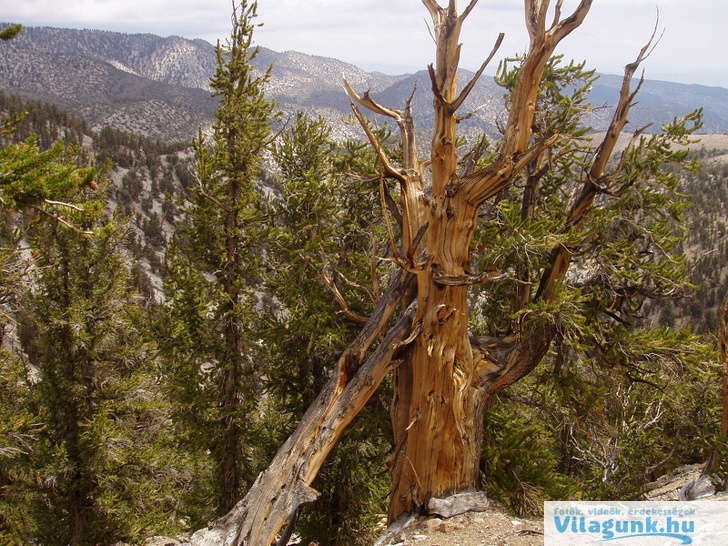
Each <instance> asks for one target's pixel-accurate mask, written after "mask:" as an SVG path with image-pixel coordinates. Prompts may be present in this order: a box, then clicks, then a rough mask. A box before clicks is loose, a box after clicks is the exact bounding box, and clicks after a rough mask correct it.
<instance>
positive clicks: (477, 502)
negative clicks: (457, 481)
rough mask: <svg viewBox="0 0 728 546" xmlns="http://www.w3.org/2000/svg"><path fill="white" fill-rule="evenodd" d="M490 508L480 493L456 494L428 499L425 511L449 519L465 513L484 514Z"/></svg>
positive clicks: (485, 497)
mask: <svg viewBox="0 0 728 546" xmlns="http://www.w3.org/2000/svg"><path fill="white" fill-rule="evenodd" d="M489 506H490V501H488V497H487V496H486V495H485V493H483V492H482V491H471V492H467V493H458V494H457V495H452V496H450V497H446V498H444V499H436V498H432V499H430V502H429V503H427V510H428V511H429V512H430V514H437V515H438V516H442V517H445V518H451V517H453V516H457V515H458V514H464V513H465V512H484V511H486V510H487V509H488V507H489Z"/></svg>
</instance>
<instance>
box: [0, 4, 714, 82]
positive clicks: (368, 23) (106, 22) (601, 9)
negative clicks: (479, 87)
mask: <svg viewBox="0 0 728 546" xmlns="http://www.w3.org/2000/svg"><path fill="white" fill-rule="evenodd" d="M440 3H441V4H444V3H446V0H440ZM467 3H468V0H460V1H459V3H458V5H459V7H460V9H461V10H462V9H464V7H465V6H466V5H467ZM552 3H555V0H553V2H552ZM576 5H578V0H564V7H563V8H562V13H570V12H571V11H573V9H574V7H575V6H576ZM658 8H659V14H660V21H659V28H660V30H661V31H662V30H664V35H663V37H662V40H661V42H660V44H659V45H658V47H657V49H656V50H655V51H654V53H653V54H652V56H651V57H650V58H649V59H648V60H647V61H646V62H645V64H644V65H643V66H644V67H645V69H646V77H647V78H649V79H658V80H667V81H675V82H681V83H697V84H701V85H709V86H720V87H726V88H728V55H726V50H727V49H728V47H726V46H728V43H727V42H728V2H726V1H725V0H594V3H593V5H592V8H591V10H590V13H589V15H588V16H587V19H586V21H585V22H584V24H583V25H582V26H581V27H579V28H578V29H577V30H575V31H574V32H573V33H572V34H571V35H570V36H568V37H567V38H566V39H565V40H564V41H563V42H562V43H561V45H560V46H559V49H558V50H557V53H563V54H564V55H565V56H566V57H567V58H573V59H576V60H578V61H581V60H587V64H588V66H589V67H593V68H596V69H597V70H598V71H600V72H603V73H608V74H621V73H622V71H623V69H624V65H625V64H626V63H628V62H630V61H632V60H633V59H634V58H635V56H636V54H637V52H638V51H639V49H640V48H641V46H642V45H643V44H644V43H645V42H646V41H647V39H648V38H649V36H650V34H651V33H652V29H653V27H654V24H655V19H656V16H657V11H658ZM231 11H232V10H231V3H230V0H64V1H62V2H59V1H58V0H0V21H8V22H17V23H23V24H25V25H27V26H56V27H64V28H94V29H103V30H113V31H119V32H129V33H136V32H150V33H153V34H158V35H161V36H171V35H176V36H184V37H186V38H203V39H205V40H208V41H210V42H213V43H214V42H215V41H216V40H217V39H223V40H224V39H225V38H226V36H227V35H228V33H229V29H230V14H231ZM258 15H259V17H258V20H259V22H261V23H263V26H262V27H260V28H258V29H257V30H256V31H255V41H256V42H257V43H258V44H260V45H262V46H265V47H268V48H270V49H274V50H276V51H287V50H296V51H301V52H303V53H309V54H313V55H322V56H326V57H334V58H337V59H341V60H343V61H346V62H350V63H353V64H355V65H357V66H359V67H361V68H364V69H367V70H379V71H382V72H385V73H389V74H399V73H406V72H414V71H416V70H422V69H424V68H426V66H427V64H428V63H430V62H432V58H433V54H434V44H433V41H432V38H431V37H430V35H429V33H428V25H427V24H428V23H429V22H430V20H429V14H428V12H427V10H426V9H425V7H424V6H423V5H422V2H421V0H259V3H258ZM499 32H505V35H506V38H505V40H504V42H503V45H502V46H501V49H500V51H499V54H498V57H497V58H502V57H505V56H509V55H513V54H514V53H518V52H522V51H524V50H525V49H526V47H527V44H528V42H527V33H526V30H525V26H524V16H523V1H522V0H480V1H479V3H478V5H477V6H476V7H475V9H474V10H473V11H472V12H471V14H470V16H469V17H468V19H467V21H466V22H465V25H464V27H463V33H462V40H461V41H462V43H463V52H462V60H461V66H462V67H463V68H469V69H471V70H472V69H476V68H477V67H478V66H479V65H480V64H481V62H482V60H483V59H484V58H485V56H487V54H488V53H489V52H490V49H491V47H492V45H493V42H494V41H495V39H496V37H497V35H498V33H499ZM496 66H497V62H492V68H491V70H490V72H491V73H492V70H493V69H494V68H495V67H496Z"/></svg>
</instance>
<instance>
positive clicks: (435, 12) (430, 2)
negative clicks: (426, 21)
mask: <svg viewBox="0 0 728 546" xmlns="http://www.w3.org/2000/svg"><path fill="white" fill-rule="evenodd" d="M422 3H423V4H424V5H425V7H426V8H427V11H429V12H430V15H431V16H432V22H433V23H434V24H435V26H437V25H438V24H439V22H440V20H439V19H440V14H441V13H442V8H441V7H440V6H439V5H438V4H437V2H435V0H422Z"/></svg>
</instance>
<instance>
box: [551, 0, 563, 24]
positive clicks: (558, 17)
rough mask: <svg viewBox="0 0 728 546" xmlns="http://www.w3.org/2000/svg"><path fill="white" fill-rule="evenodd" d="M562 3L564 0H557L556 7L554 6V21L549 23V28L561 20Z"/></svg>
mask: <svg viewBox="0 0 728 546" xmlns="http://www.w3.org/2000/svg"><path fill="white" fill-rule="evenodd" d="M563 4H564V0H558V1H557V2H556V7H555V8H554V22H553V23H552V24H551V28H555V27H556V25H558V24H559V21H561V6H562V5H563Z"/></svg>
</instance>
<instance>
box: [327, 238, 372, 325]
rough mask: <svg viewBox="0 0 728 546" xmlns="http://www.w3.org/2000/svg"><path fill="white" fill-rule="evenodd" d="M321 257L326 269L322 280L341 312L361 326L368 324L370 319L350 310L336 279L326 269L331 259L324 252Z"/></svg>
mask: <svg viewBox="0 0 728 546" xmlns="http://www.w3.org/2000/svg"><path fill="white" fill-rule="evenodd" d="M321 257H322V259H323V260H324V268H323V269H322V270H321V278H322V279H323V281H324V284H325V285H326V287H327V288H328V289H329V290H330V291H331V293H332V294H333V295H334V298H335V299H336V302H337V303H338V304H339V307H341V312H342V313H343V314H344V315H345V316H347V317H348V318H350V319H351V320H353V321H354V322H358V323H360V324H366V323H367V321H368V320H369V319H368V317H365V316H364V315H360V314H359V313H356V312H354V311H352V310H351V309H349V305H348V304H347V303H346V300H345V299H344V296H342V295H341V292H340V291H339V288H338V287H337V286H336V283H335V282H334V279H332V278H331V277H330V276H329V275H328V274H327V273H326V269H327V268H328V267H329V259H328V256H326V254H325V253H324V252H323V251H322V252H321Z"/></svg>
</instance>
